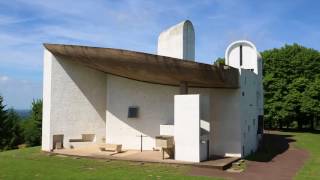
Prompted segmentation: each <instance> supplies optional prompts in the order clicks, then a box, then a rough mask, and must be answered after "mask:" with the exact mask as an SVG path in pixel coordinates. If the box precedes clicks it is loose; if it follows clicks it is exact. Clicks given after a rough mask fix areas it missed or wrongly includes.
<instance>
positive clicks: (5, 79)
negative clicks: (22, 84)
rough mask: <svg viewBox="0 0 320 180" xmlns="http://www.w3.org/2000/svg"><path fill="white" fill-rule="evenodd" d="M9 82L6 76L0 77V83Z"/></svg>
mask: <svg viewBox="0 0 320 180" xmlns="http://www.w3.org/2000/svg"><path fill="white" fill-rule="evenodd" d="M8 80H9V77H8V76H1V75H0V82H6V81H8Z"/></svg>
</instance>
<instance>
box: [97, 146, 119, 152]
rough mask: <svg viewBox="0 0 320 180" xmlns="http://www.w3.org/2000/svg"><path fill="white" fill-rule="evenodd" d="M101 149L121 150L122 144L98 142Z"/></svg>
mask: <svg viewBox="0 0 320 180" xmlns="http://www.w3.org/2000/svg"><path fill="white" fill-rule="evenodd" d="M99 148H100V150H101V151H113V152H121V149H122V144H100V145H99Z"/></svg>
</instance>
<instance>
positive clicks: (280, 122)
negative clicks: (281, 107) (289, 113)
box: [279, 120, 283, 129]
mask: <svg viewBox="0 0 320 180" xmlns="http://www.w3.org/2000/svg"><path fill="white" fill-rule="evenodd" d="M282 126H283V124H282V120H279V129H282Z"/></svg>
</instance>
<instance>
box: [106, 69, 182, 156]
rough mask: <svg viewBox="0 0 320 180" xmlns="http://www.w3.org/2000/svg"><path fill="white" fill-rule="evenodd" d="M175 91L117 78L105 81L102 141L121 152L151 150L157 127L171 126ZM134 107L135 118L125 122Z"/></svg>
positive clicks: (177, 89)
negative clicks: (104, 114)
mask: <svg viewBox="0 0 320 180" xmlns="http://www.w3.org/2000/svg"><path fill="white" fill-rule="evenodd" d="M178 92H179V88H178V87H173V86H165V85H157V84H150V83H145V82H140V81H134V80H130V79H126V78H121V77H118V76H113V75H108V78H107V112H106V113H107V121H106V140H107V142H108V143H115V144H122V145H123V148H124V149H140V135H141V134H142V135H143V136H146V137H143V149H144V150H152V149H153V148H154V147H155V136H159V135H160V125H164V124H173V121H174V119H173V110H174V106H173V105H174V104H173V103H174V99H173V98H174V95H175V94H178ZM129 106H138V107H139V117H138V118H128V117H127V116H128V107H129Z"/></svg>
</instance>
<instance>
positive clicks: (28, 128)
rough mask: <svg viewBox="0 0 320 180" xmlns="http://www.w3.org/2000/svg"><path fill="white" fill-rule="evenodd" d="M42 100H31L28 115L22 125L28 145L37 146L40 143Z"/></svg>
mask: <svg viewBox="0 0 320 180" xmlns="http://www.w3.org/2000/svg"><path fill="white" fill-rule="evenodd" d="M41 126H42V100H34V101H33V102H32V110H31V115H30V117H29V118H28V119H27V120H26V122H25V125H24V137H25V142H26V144H27V145H28V146H38V145H40V144H41V129H42V127H41Z"/></svg>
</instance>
